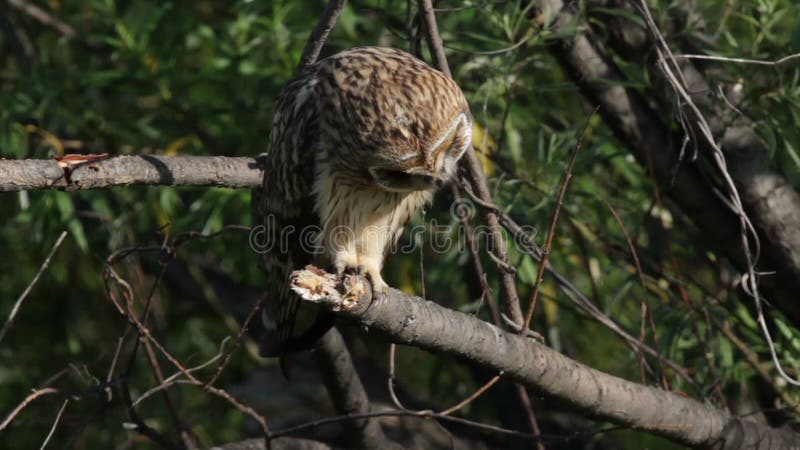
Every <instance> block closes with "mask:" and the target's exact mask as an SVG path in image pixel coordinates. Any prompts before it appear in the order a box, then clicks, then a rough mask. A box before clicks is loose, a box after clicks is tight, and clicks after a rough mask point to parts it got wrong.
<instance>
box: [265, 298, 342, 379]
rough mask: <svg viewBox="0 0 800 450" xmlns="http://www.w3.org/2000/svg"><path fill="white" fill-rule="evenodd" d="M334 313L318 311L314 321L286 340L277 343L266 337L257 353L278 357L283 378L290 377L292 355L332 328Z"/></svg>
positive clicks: (313, 342)
mask: <svg viewBox="0 0 800 450" xmlns="http://www.w3.org/2000/svg"><path fill="white" fill-rule="evenodd" d="M333 324H334V315H333V314H331V313H329V312H320V313H319V314H317V316H316V318H315V319H314V323H313V324H312V325H311V326H310V327H309V328H307V329H306V330H305V331H303V332H302V333H301V334H298V335H296V336H292V337H291V338H290V339H289V340H287V341H286V342H282V343H278V341H277V340H274V339H269V337H268V339H267V341H266V342H263V343H262V345H261V347H260V349H259V354H260V355H261V356H263V357H265V358H274V357H278V364H279V365H280V367H281V372H283V376H284V378H286V380H287V381H288V380H290V379H291V376H290V375H291V360H292V359H293V358H292V357H293V356H294V355H295V354H297V353H300V352H302V351H305V350H309V349H311V347H313V346H314V344H316V343H317V341H318V340H319V339H320V338H321V337H322V336H323V335H324V334H325V333H327V332H328V330H330V329H331V328H333Z"/></svg>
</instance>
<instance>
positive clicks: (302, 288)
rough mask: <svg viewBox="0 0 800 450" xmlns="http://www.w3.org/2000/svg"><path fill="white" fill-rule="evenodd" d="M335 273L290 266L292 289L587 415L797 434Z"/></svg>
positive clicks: (703, 434) (742, 440) (778, 439)
mask: <svg viewBox="0 0 800 450" xmlns="http://www.w3.org/2000/svg"><path fill="white" fill-rule="evenodd" d="M335 279H336V277H335V276H333V275H330V274H323V275H320V272H319V270H318V269H315V270H313V271H309V270H303V271H297V272H295V273H294V274H293V280H294V287H293V289H295V291H296V292H298V294H300V295H301V296H304V297H305V296H307V294H308V293H309V292H314V293H315V294H316V295H315V296H314V297H315V299H314V300H309V301H313V302H314V303H316V304H318V305H320V306H321V307H323V308H325V309H327V310H330V311H331V312H334V313H335V314H337V315H339V316H341V317H347V318H349V319H352V320H355V321H356V322H358V323H360V324H361V325H362V326H361V327H359V329H363V330H369V331H370V332H373V331H374V332H377V333H379V334H382V335H384V336H386V337H387V338H389V339H390V340H391V341H393V342H397V343H403V344H406V345H414V346H417V347H420V348H423V349H425V350H429V351H433V352H443V353H447V354H451V355H454V356H457V357H460V358H464V359H467V360H469V361H471V362H473V363H475V364H478V365H480V366H482V367H485V368H486V369H488V370H492V371H498V372H499V371H504V372H505V374H506V376H508V377H509V378H511V379H514V380H516V381H518V382H520V383H522V384H524V385H525V386H527V387H529V388H531V389H534V390H536V391H538V392H539V393H541V394H542V395H546V396H549V397H552V398H554V399H556V400H559V401H563V402H564V403H565V404H567V405H570V407H571V408H572V409H574V410H576V411H578V412H581V413H583V414H586V415H588V416H590V417H595V418H597V419H600V420H606V421H609V422H613V423H616V424H619V425H623V426H626V427H630V428H635V429H640V430H643V431H647V432H649V433H653V434H656V435H660V436H663V437H666V438H668V439H670V440H672V441H674V442H677V443H680V444H683V445H688V446H692V447H702V446H710V445H716V447H715V448H720V449H734V448H736V449H738V448H753V449H767V448H769V449H784V448H785V449H789V448H792V446H794V445H795V443H796V442H797V440H798V439H800V436H799V435H798V434H797V433H795V432H793V431H791V430H788V429H773V428H769V427H767V426H764V425H760V424H756V423H754V422H750V421H746V420H743V419H739V418H737V417H733V416H731V415H730V414H729V413H727V412H726V411H722V410H718V409H716V408H714V407H712V406H710V405H707V404H704V403H701V402H698V401H696V400H694V399H691V398H688V397H685V396H682V395H678V394H675V393H672V392H668V391H664V390H661V389H658V388H654V387H649V386H644V385H641V384H637V383H634V382H631V381H627V380H623V379H621V378H618V377H615V376H613V375H609V374H606V373H604V372H600V371H598V370H595V369H592V368H590V367H587V366H585V365H583V364H581V363H579V362H577V361H574V360H572V359H570V358H568V357H566V356H564V355H562V354H560V353H558V352H556V351H554V350H552V349H550V348H548V347H546V346H544V345H542V344H539V343H538V342H536V341H534V340H531V339H527V338H525V337H522V336H519V335H518V334H516V333H509V332H506V331H503V330H501V329H499V328H497V327H495V326H493V325H491V324H489V323H487V322H484V321H481V320H479V319H477V318H475V317H472V316H470V315H468V314H464V313H461V312H457V311H452V310H449V309H447V308H443V307H441V306H438V305H437V304H435V303H432V302H430V301H425V300H424V299H421V298H419V297H413V296H409V295H406V294H404V293H402V292H400V291H398V290H395V289H392V290H390V293H389V298H388V299H387V301H384V302H378V303H373V304H371V305H370V303H371V302H370V299H371V297H370V293H369V289H364V288H363V287H362V286H368V285H369V282H368V281H367V280H365V279H363V278H358V277H355V276H351V275H347V276H345V277H344V279H343V280H342V282H340V283H336V282H332V281H333V280H335ZM315 280H316V281H317V283H316V284H314V283H315Z"/></svg>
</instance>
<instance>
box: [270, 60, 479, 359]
mask: <svg viewBox="0 0 800 450" xmlns="http://www.w3.org/2000/svg"><path fill="white" fill-rule="evenodd" d="M274 109H275V112H274V118H273V122H272V132H271V135H270V143H269V150H268V152H267V154H266V156H265V161H264V163H265V172H264V182H263V189H262V190H261V192H259V193H258V196H257V197H255V196H254V208H255V217H256V221H257V222H256V224H257V225H261V226H262V227H261V228H262V232H263V233H265V236H267V238H268V239H269V240H270V241H271V244H272V245H270V246H269V248H265V251H263V252H262V256H261V262H262V265H263V267H264V269H265V270H266V272H267V281H268V284H269V285H268V300H267V301H268V303H270V305H268V306H267V308H266V309H267V316H273V317H272V318H273V319H274V322H275V325H276V328H277V331H278V335H279V338H278V340H279V345H278V348H277V352H278V356H286V355H287V354H290V353H293V352H296V351H299V350H302V349H303V347H308V346H310V345H311V344H313V342H314V341H315V340H316V339H318V338H319V337H320V336H321V335H322V334H323V333H324V332H325V331H327V330H328V329H329V328H330V326H332V324H333V322H332V318H331V317H330V316H329V315H324V314H319V313H312V314H311V315H312V316H316V320H302V321H301V320H299V319H300V316H302V315H303V314H298V312H299V311H298V309H299V308H300V303H301V302H300V301H299V299H298V298H297V296H296V294H294V293H293V292H292V291H291V290H290V289H289V274H290V273H291V271H292V270H296V269H299V268H303V267H304V266H305V265H306V264H315V265H317V266H318V267H322V268H325V269H327V270H330V271H335V272H336V273H337V274H339V275H341V274H342V273H344V272H346V271H353V272H356V273H361V274H364V275H365V276H366V277H367V278H368V279H369V280H370V282H371V284H372V288H373V297H374V298H373V300H375V301H381V300H382V299H384V298H385V296H386V294H387V292H388V285H387V284H386V282H385V281H384V280H383V277H382V276H381V268H382V267H383V263H384V260H385V258H386V255H387V251H388V250H389V249H390V248H391V247H392V246H393V244H394V243H395V242H396V240H397V239H398V238H399V236H400V234H401V233H402V230H403V226H404V225H405V224H406V222H407V221H408V220H409V218H410V217H411V216H412V215H413V214H414V213H415V212H416V211H417V210H419V209H420V208H422V207H423V206H424V205H425V203H426V202H429V201H430V200H431V197H432V195H433V193H434V192H435V191H436V190H437V189H438V188H440V187H441V186H443V185H444V184H446V183H447V182H448V181H449V180H451V179H452V178H453V177H454V174H455V172H456V165H457V163H458V161H459V158H461V156H462V155H463V154H464V152H465V151H466V149H467V147H468V145H469V143H470V141H471V133H472V115H471V114H470V111H469V106H468V104H467V101H466V98H465V97H464V94H463V93H462V92H461V90H460V89H459V87H458V86H457V85H456V84H455V82H453V81H452V80H451V79H449V78H448V77H446V76H445V75H444V74H442V73H441V72H439V71H437V70H435V69H433V68H431V67H430V66H428V65H427V64H425V63H424V62H422V61H420V60H418V59H417V58H415V57H413V56H412V55H410V54H408V53H405V52H403V51H401V50H397V49H393V48H383V47H358V48H352V49H349V50H345V51H343V52H341V53H338V54H335V55H333V56H331V57H328V58H326V59H323V60H321V61H319V62H317V63H315V64H313V65H311V66H309V67H307V68H306V69H305V70H303V71H302V72H301V73H299V74H298V75H297V76H296V77H294V78H293V79H292V80H291V81H290V82H289V83H288V84H287V85H286V86H285V87H284V89H283V90H282V92H281V93H280V95H279V96H278V99H277V101H276V103H275V108H274ZM303 308H311V307H310V306H303ZM296 322H297V324H296ZM300 322H304V324H303V325H302V326H301V323H300ZM265 353H267V354H268V355H269V353H270V352H269V351H268V352H265ZM283 359H284V358H281V360H282V361H283Z"/></svg>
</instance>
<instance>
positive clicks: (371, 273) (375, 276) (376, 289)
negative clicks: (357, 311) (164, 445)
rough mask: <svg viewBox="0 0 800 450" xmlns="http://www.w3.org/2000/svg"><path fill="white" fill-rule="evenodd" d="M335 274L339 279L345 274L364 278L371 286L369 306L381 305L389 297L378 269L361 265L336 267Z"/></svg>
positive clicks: (387, 289)
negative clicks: (376, 303)
mask: <svg viewBox="0 0 800 450" xmlns="http://www.w3.org/2000/svg"><path fill="white" fill-rule="evenodd" d="M336 272H337V275H338V276H339V277H342V276H343V275H345V274H350V275H356V276H359V277H362V276H366V277H367V279H368V280H369V282H370V284H371V285H372V298H371V299H370V302H369V306H368V307H371V306H372V305H374V304H375V302H378V303H381V302H383V301H384V300H386V299H387V298H388V297H389V285H388V284H387V283H386V282H385V281H383V277H381V271H380V269H371V268H368V267H366V266H364V265H363V264H358V265H354V266H344V265H343V266H341V267H339V265H337V267H336Z"/></svg>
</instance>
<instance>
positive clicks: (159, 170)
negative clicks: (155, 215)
mask: <svg viewBox="0 0 800 450" xmlns="http://www.w3.org/2000/svg"><path fill="white" fill-rule="evenodd" d="M263 175H264V167H263V161H262V160H261V158H259V157H256V158H245V157H236V158H234V157H228V156H155V155H137V156H115V157H111V158H108V159H102V160H93V161H92V160H88V161H86V162H83V163H79V164H75V165H67V164H66V163H64V162H59V161H56V160H54V159H22V160H10V159H0V192H15V191H23V190H30V189H64V190H68V191H74V190H79V189H97V188H107V187H111V186H129V185H135V184H147V185H163V186H218V187H230V188H253V187H258V186H260V185H261V180H262V178H263Z"/></svg>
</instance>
